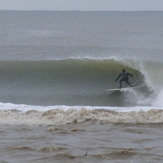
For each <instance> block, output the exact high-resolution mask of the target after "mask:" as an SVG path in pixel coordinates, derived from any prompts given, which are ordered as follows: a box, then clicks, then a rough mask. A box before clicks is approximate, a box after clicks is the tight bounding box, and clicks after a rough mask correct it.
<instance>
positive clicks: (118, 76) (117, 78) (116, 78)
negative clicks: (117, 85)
mask: <svg viewBox="0 0 163 163" xmlns="http://www.w3.org/2000/svg"><path fill="white" fill-rule="evenodd" d="M121 75H122V74H120V75H119V76H118V77H117V78H116V79H115V82H117V80H118V79H119V78H120V77H121Z"/></svg>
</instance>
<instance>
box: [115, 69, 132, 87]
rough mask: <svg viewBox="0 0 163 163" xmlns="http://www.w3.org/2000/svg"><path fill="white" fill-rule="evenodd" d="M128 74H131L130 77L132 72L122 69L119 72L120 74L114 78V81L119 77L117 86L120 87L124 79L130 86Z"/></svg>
mask: <svg viewBox="0 0 163 163" xmlns="http://www.w3.org/2000/svg"><path fill="white" fill-rule="evenodd" d="M128 76H131V77H132V74H130V73H128V72H126V71H123V72H122V73H120V75H119V76H118V77H117V79H116V80H115V82H116V81H117V80H118V79H119V78H120V82H119V84H120V85H119V87H120V88H122V82H123V81H125V82H126V83H127V84H128V85H129V86H131V87H132V85H131V84H130V83H129V81H128Z"/></svg>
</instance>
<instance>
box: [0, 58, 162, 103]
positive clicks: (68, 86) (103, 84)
mask: <svg viewBox="0 0 163 163" xmlns="http://www.w3.org/2000/svg"><path fill="white" fill-rule="evenodd" d="M128 63H130V64H128ZM150 65H151V64H150ZM143 66H144V67H143ZM143 66H141V64H140V63H138V62H136V61H135V62H133V61H131V60H130V62H129V61H123V60H117V59H98V60H96V59H65V60H53V61H0V74H1V85H0V90H1V94H0V99H1V102H5V103H6V102H9V103H17V104H22V103H23V104H29V105H44V106H45V105H46V106H48V105H70V106H75V105H76V106H80V105H89V106H139V105H150V104H151V100H149V99H151V97H153V96H152V95H153V94H154V92H153V91H152V89H153V88H152V86H151V85H150V84H149V80H150V81H152V79H150V78H151V76H152V75H153V74H150V75H151V76H150V77H148V75H149V74H148V75H147V74H146V73H145V68H149V67H148V66H149V65H148V63H146V64H144V65H143ZM145 66H146V67H145ZM157 66H159V65H158V64H157ZM160 66H161V65H160ZM155 67H156V65H155ZM122 68H125V69H126V70H127V71H128V72H130V73H132V74H133V76H134V77H133V78H130V82H131V83H132V84H133V85H135V86H136V87H134V88H133V89H131V90H132V91H127V92H113V93H111V92H108V91H106V90H107V89H110V88H117V87H119V83H118V82H117V84H115V83H114V81H115V79H116V77H117V76H118V74H119V73H120V72H121V69H122ZM158 69H159V67H158ZM123 86H124V87H126V86H127V85H125V83H124V84H123ZM144 99H146V101H145V102H144ZM147 99H148V100H147ZM143 103H144V104H143Z"/></svg>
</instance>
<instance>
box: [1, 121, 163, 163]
mask: <svg viewBox="0 0 163 163" xmlns="http://www.w3.org/2000/svg"><path fill="white" fill-rule="evenodd" d="M162 130H163V126H162V124H157V125H156V124H155V125H152V124H123V123H122V124H121V123H120V124H97V123H96V122H94V123H90V122H85V123H79V124H71V125H64V126H51V127H43V126H24V125H21V126H15V125H12V126H8V125H7V126H2V125H1V129H0V132H1V135H0V143H1V147H0V153H1V157H0V162H5V163H9V162H12V163H17V162H27V163H33V162H36V163H44V162H48V163H51V162H58V163H63V162H65V161H66V162H68V163H69V162H71V163H76V162H81V163H84V162H90V163H95V162H97V163H98V162H102V163H107V162H111V163H117V162H120V163H123V162H124V163H126V162H127V163H137V162H145V163H149V162H151V163H161V162H162V161H163V156H162V152H163V145H162V144H163V143H162V142H163V139H162V136H161V135H162V134H163V133H162Z"/></svg>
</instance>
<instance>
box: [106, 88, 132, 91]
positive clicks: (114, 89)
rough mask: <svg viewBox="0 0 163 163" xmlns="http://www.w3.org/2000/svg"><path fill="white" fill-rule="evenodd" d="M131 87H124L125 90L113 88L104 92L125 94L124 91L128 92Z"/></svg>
mask: <svg viewBox="0 0 163 163" xmlns="http://www.w3.org/2000/svg"><path fill="white" fill-rule="evenodd" d="M132 88H133V87H126V88H113V89H107V90H106V91H109V92H126V91H130V89H132Z"/></svg>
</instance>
